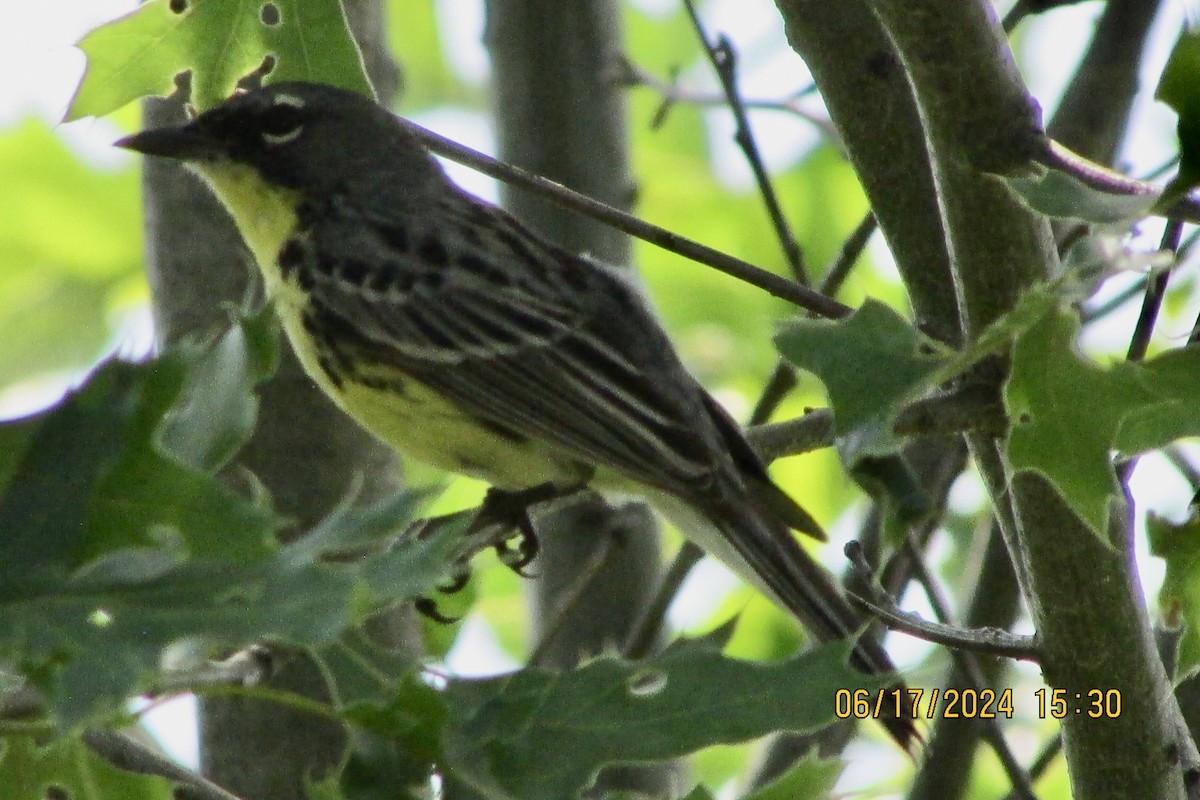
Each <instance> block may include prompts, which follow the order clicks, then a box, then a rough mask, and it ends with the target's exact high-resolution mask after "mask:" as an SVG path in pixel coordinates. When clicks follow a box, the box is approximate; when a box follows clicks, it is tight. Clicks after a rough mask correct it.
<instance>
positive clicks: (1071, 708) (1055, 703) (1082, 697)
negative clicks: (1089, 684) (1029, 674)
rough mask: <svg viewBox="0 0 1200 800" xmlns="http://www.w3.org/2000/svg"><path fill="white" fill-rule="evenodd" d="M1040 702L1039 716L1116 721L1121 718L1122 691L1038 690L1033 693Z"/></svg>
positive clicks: (1043, 717)
mask: <svg viewBox="0 0 1200 800" xmlns="http://www.w3.org/2000/svg"><path fill="white" fill-rule="evenodd" d="M1033 694H1034V696H1035V697H1036V698H1037V701H1038V716H1039V717H1041V718H1042V719H1045V718H1046V716H1047V714H1049V716H1051V717H1053V718H1054V719H1063V718H1065V717H1070V716H1075V717H1091V718H1092V719H1116V718H1117V717H1119V716H1121V690H1120V689H1088V690H1087V691H1079V692H1075V691H1069V690H1067V689H1038V690H1037V691H1036V692H1034V693H1033Z"/></svg>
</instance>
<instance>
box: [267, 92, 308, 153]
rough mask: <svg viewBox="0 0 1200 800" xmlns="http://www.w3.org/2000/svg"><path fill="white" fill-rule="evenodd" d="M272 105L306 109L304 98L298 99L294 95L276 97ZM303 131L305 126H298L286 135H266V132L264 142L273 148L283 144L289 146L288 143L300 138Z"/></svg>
mask: <svg viewBox="0 0 1200 800" xmlns="http://www.w3.org/2000/svg"><path fill="white" fill-rule="evenodd" d="M272 105H276V106H287V107H288V108H296V109H300V108H304V98H301V97H296V96H295V95H292V94H281V95H278V96H276V98H275V102H274V103H273V104H272ZM303 130H304V125H303V124H298V125H297V126H296V127H295V128H292V129H291V130H290V131H287V132H285V133H266V132H264V133H263V134H262V138H263V141H264V142H266V143H267V144H269V145H272V146H277V145H281V144H287V143H288V142H290V141H292V140H293V139H295V138H296V137H297V136H299V135H300V132H301V131H303Z"/></svg>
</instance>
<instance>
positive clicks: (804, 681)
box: [444, 641, 888, 800]
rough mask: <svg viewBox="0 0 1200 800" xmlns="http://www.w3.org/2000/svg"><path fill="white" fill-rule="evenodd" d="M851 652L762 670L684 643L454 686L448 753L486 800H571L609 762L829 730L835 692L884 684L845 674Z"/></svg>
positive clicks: (833, 650) (810, 656)
mask: <svg viewBox="0 0 1200 800" xmlns="http://www.w3.org/2000/svg"><path fill="white" fill-rule="evenodd" d="M847 654H848V653H847V648H846V646H845V644H844V643H842V644H835V645H829V646H825V647H821V648H819V649H817V650H814V651H812V652H809V653H806V654H804V655H802V656H799V657H797V658H794V659H789V660H787V661H781V662H777V663H770V664H763V663H754V662H747V661H739V660H736V659H731V658H728V657H726V656H723V655H721V653H720V652H718V651H716V650H715V649H714V648H713V647H712V645H711V644H708V643H705V642H701V641H684V642H677V643H675V644H673V645H672V646H671V647H669V648H668V649H667V650H666V651H665V652H664V653H662V654H661V655H659V656H656V657H654V658H652V659H648V660H647V661H644V662H639V663H636V664H631V663H627V662H623V661H620V660H618V659H615V658H608V657H604V658H598V659H596V660H594V661H591V662H589V663H587V664H585V665H583V666H581V667H579V668H577V669H574V670H571V671H568V672H564V673H550V672H546V671H542V670H536V669H526V670H522V671H521V672H517V673H515V674H512V675H508V676H504V677H499V678H489V679H483V680H472V681H468V680H462V681H453V682H451V683H450V685H449V686H448V687H447V689H446V691H445V697H446V701H447V704H448V706H449V708H450V714H451V723H450V725H449V727H448V729H447V733H446V739H445V742H444V746H445V751H446V755H447V757H448V759H449V761H450V763H451V764H452V765H454V766H455V768H456V769H457V771H458V775H459V777H460V778H462V777H466V778H467V779H469V780H470V781H471V783H472V784H473V785H474V786H475V787H476V788H477V789H479V790H480V791H481V792H483V793H484V794H487V795H488V796H489V797H496V798H521V800H542V799H543V798H544V799H545V800H551V798H553V800H563V798H569V797H575V796H577V795H578V793H579V791H580V790H581V789H583V788H585V787H586V786H587V785H589V784H590V783H591V781H592V780H593V779H594V777H595V775H596V772H597V771H598V770H599V769H600V768H601V767H603V766H604V765H606V764H614V763H641V762H648V761H660V760H664V759H671V758H677V757H680V756H683V755H686V754H688V753H692V752H695V751H696V750H698V749H700V748H703V747H708V746H710V745H715V744H722V743H730V742H742V741H746V740H749V739H754V738H758V737H760V736H764V735H766V734H768V733H772V732H774V731H784V730H786V731H801V730H810V729H813V728H816V727H819V726H821V725H823V724H826V723H828V722H829V721H831V720H832V718H833V709H834V706H833V702H834V698H835V695H836V693H837V691H838V690H839V689H846V688H856V687H860V686H861V687H872V688H875V687H880V686H883V685H885V684H886V683H887V680H888V679H887V678H882V679H880V678H879V677H868V676H866V675H863V674H862V673H860V672H857V671H856V670H853V669H851V668H850V667H848V666H846V658H847ZM554 753H561V754H563V757H562V758H554V757H548V756H549V754H554Z"/></svg>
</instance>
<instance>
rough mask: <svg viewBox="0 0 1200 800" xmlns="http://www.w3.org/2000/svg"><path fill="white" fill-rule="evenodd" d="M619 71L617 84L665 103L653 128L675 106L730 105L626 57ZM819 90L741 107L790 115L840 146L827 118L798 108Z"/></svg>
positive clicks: (619, 62) (751, 101) (749, 101)
mask: <svg viewBox="0 0 1200 800" xmlns="http://www.w3.org/2000/svg"><path fill="white" fill-rule="evenodd" d="M617 69H618V70H619V72H618V76H617V80H619V81H620V82H621V84H622V85H625V86H642V87H645V88H647V89H650V90H651V91H653V92H654V93H655V94H657V95H658V96H659V97H660V98H661V99H662V104H661V105H660V106H659V112H658V113H657V114H656V115H655V118H654V125H653V126H652V127H655V128H657V127H658V126H659V125H661V124H662V122H663V119H664V118H665V116H666V114H667V112H669V111H670V109H671V107H672V106H675V105H678V104H686V105H691V106H724V105H726V104H727V103H728V100H727V99H726V97H725V96H724V95H722V94H717V93H715V92H711V93H710V92H701V91H692V90H688V89H684V88H682V87H680V86H679V85H678V84H677V83H676V82H675V80H674V78H675V77H676V75H675V74H674V73H672V76H671V79H670V80H663V79H662V78H659V77H656V76H655V75H653V74H652V73H651V72H649V71H648V70H645V69H643V68H641V67H639V66H638V65H637V64H634V63H633V62H632V61H630V60H629V59H628V58H627V57H625V56H621V57H619V58H618V60H617ZM815 90H816V86H814V85H812V84H809V85H808V86H806V87H804V88H803V89H798V90H797V91H795V92H793V93H792V94H791V95H789V96H788V97H786V98H784V99H780V100H767V99H764V98H743V99H742V105H744V106H745V107H746V108H748V109H750V108H752V109H754V110H755V111H777V112H781V113H784V114H791V115H793V116H795V117H798V118H800V119H802V120H804V121H805V122H808V123H809V124H811V125H812V126H813V127H814V128H816V129H817V130H818V131H820V132H821V136H822V137H824V138H826V139H829V140H830V141H832V142H835V143H837V144H838V145H839V148H840V146H841V139H840V137H839V136H838V132H837V128H835V127H834V126H833V123H832V122H831V121H830V120H829V118H828V117H826V116H821V115H819V114H813V113H812V112H810V111H809V110H808V109H806V108H804V106H802V105H800V104H799V102H798V101H799V100H800V98H802V97H805V96H806V95H809V94H812V92H814V91H815Z"/></svg>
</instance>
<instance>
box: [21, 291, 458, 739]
mask: <svg viewBox="0 0 1200 800" xmlns="http://www.w3.org/2000/svg"><path fill="white" fill-rule="evenodd" d="M267 319H268V318H267V317H265V316H263V315H262V314H259V315H258V316H255V317H251V318H249V319H247V320H245V321H239V323H238V324H236V325H235V326H233V328H232V329H231V330H230V331H229V332H228V333H226V334H225V335H224V336H222V337H220V338H219V339H218V340H217V341H216V342H214V344H213V345H212V346H211V347H208V348H201V347H198V346H195V345H182V346H179V347H176V348H174V349H172V350H169V351H168V352H167V353H165V354H164V355H162V356H161V357H159V358H157V359H154V360H153V361H150V362H147V363H144V364H128V363H122V362H110V363H108V364H105V365H103V366H101V367H100V368H99V369H97V370H96V372H95V373H93V375H92V376H91V377H90V379H89V380H88V382H87V383H86V384H85V385H84V386H83V387H82V388H80V389H79V390H78V391H76V392H74V393H72V394H71V395H70V396H68V397H67V398H66V399H65V400H64V401H63V402H62V403H60V404H59V405H58V406H57V407H55V408H53V409H50V410H49V411H47V412H45V413H43V414H41V415H38V416H37V417H33V418H30V419H26V420H21V421H18V422H16V423H10V424H9V425H0V441H4V442H8V443H10V444H12V445H13V446H14V449H15V450H16V451H17V453H18V455H16V456H14V457H10V458H8V459H0V475H6V476H7V481H6V485H5V486H4V490H5V491H4V493H3V495H0V530H3V531H4V534H5V535H4V536H3V537H0V663H2V664H6V665H10V666H13V667H19V668H20V670H21V672H22V673H23V674H24V675H25V676H26V677H27V678H29V679H30V680H32V681H34V683H35V684H36V685H38V686H39V688H41V690H42V691H43V693H44V694H45V696H46V698H47V703H48V704H49V706H50V709H51V711H52V713H53V715H54V716H55V717H56V718H57V719H58V720H59V721H61V722H63V723H64V724H66V725H74V724H76V723H79V722H80V721H82V720H85V719H88V718H90V717H93V716H96V715H98V714H100V713H104V712H107V711H109V710H112V709H115V708H116V707H117V704H118V702H119V701H120V700H122V699H123V698H125V697H127V696H128V695H130V694H131V693H133V692H135V691H136V690H137V689H138V688H145V687H146V686H148V685H150V683H151V682H152V679H153V677H154V675H155V674H156V672H157V669H158V667H159V664H160V663H161V661H162V657H163V653H164V651H165V649H166V648H168V647H170V646H172V645H175V644H178V643H181V642H183V641H188V642H190V643H191V644H192V645H193V647H191V648H189V652H191V653H193V654H195V656H196V657H198V658H199V657H203V655H204V654H205V647H213V646H217V645H241V644H244V643H245V642H248V641H257V640H261V639H264V638H274V639H278V640H282V641H284V642H289V643H292V644H295V645H298V646H321V645H325V644H328V643H329V642H332V641H333V640H334V639H336V638H337V637H338V636H339V635H341V633H342V631H343V630H344V629H345V628H346V627H347V626H349V625H351V624H353V623H357V622H361V621H362V620H363V619H365V618H366V616H367V615H369V614H371V613H374V612H376V611H378V610H379V609H380V608H382V607H385V606H389V605H391V604H393V603H395V602H398V601H401V600H406V599H410V598H412V597H415V596H418V595H425V594H427V593H429V592H431V591H432V590H433V588H434V587H435V586H436V585H437V584H438V583H439V582H441V581H442V580H443V579H444V576H445V574H446V572H447V571H448V569H449V565H451V564H452V563H454V561H455V560H456V559H457V558H459V557H460V556H461V555H462V551H463V548H464V547H465V544H464V537H463V536H462V531H461V528H462V525H443V526H441V527H440V528H434V529H428V528H426V529H424V530H423V532H422V534H421V535H420V536H416V535H407V533H406V529H407V527H408V523H409V520H410V518H411V516H412V514H413V512H414V510H415V508H416V505H417V502H418V501H419V498H418V497H417V496H415V495H411V494H401V495H397V496H395V497H389V498H384V499H383V500H380V501H379V502H376V503H374V504H371V505H367V506H365V507H362V508H352V507H351V506H350V505H349V503H347V504H345V505H343V506H340V507H338V508H336V509H334V510H333V511H332V512H331V514H330V515H329V517H328V518H326V519H325V520H323V521H322V522H320V523H318V524H317V525H315V526H314V527H313V528H312V529H311V530H310V531H308V532H307V533H306V534H304V535H303V536H300V537H299V538H297V539H296V540H295V541H294V542H293V543H291V544H290V545H287V546H283V547H280V546H279V545H278V544H276V542H275V540H274V535H273V534H274V531H275V530H276V529H277V528H278V527H279V526H280V525H281V520H279V519H277V518H276V516H275V514H274V513H273V511H272V510H271V509H270V508H269V506H267V505H266V503H265V501H264V499H263V498H246V497H243V496H242V495H241V494H239V493H237V492H235V491H234V490H233V489H232V488H230V487H229V486H228V485H227V484H226V483H224V482H223V481H221V480H218V479H217V478H216V477H215V472H216V471H217V469H219V468H220V467H221V466H222V465H223V464H224V463H225V461H226V460H227V459H228V458H229V457H230V456H232V455H233V453H234V452H236V450H237V449H238V448H239V447H240V446H241V444H242V443H243V442H244V441H245V439H246V438H247V437H248V436H249V435H250V427H251V424H252V421H253V413H252V409H253V403H254V400H253V397H252V395H251V391H252V389H253V387H254V385H255V384H256V383H257V382H258V381H260V380H261V379H262V378H264V377H265V376H266V375H267V374H268V373H269V371H270V369H271V366H272V364H271V362H273V360H274V355H273V353H274V343H273V337H274V333H273V330H274V325H273V323H270V324H268V323H267V322H266V320H267ZM463 524H465V521H464V523H463ZM196 645H199V646H196Z"/></svg>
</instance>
